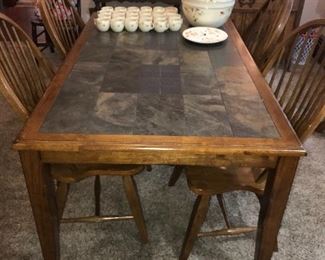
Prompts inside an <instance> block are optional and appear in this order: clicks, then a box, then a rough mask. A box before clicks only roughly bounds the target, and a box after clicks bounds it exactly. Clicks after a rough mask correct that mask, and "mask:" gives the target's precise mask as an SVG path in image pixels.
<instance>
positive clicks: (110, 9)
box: [100, 6, 114, 12]
mask: <svg viewBox="0 0 325 260" xmlns="http://www.w3.org/2000/svg"><path fill="white" fill-rule="evenodd" d="M100 10H101V11H111V12H113V11H114V8H113V7H112V6H103V7H102V8H101V9H100Z"/></svg>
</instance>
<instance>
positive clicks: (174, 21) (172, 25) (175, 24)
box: [168, 17, 183, 32]
mask: <svg viewBox="0 0 325 260" xmlns="http://www.w3.org/2000/svg"><path fill="white" fill-rule="evenodd" d="M168 23H169V29H170V30H171V31H173V32H176V31H179V30H180V29H181V27H182V24H183V19H182V18H178V17H175V18H174V17H170V18H169V20H168Z"/></svg>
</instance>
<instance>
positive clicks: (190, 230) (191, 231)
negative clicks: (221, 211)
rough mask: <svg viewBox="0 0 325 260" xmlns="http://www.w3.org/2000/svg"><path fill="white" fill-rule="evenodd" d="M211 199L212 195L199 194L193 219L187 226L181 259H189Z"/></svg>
mask: <svg viewBox="0 0 325 260" xmlns="http://www.w3.org/2000/svg"><path fill="white" fill-rule="evenodd" d="M210 199H211V197H210V196H204V195H199V196H197V199H196V201H195V204H194V207H193V211H192V215H191V219H190V222H189V224H188V227H187V231H186V235H185V239H184V242H183V246H182V251H181V254H180V256H179V259H180V260H185V259H187V258H188V257H189V255H190V253H191V251H192V248H193V245H194V242H195V240H196V238H197V235H198V233H199V232H200V229H201V226H202V224H203V222H204V220H205V218H206V215H207V212H208V209H209V202H210Z"/></svg>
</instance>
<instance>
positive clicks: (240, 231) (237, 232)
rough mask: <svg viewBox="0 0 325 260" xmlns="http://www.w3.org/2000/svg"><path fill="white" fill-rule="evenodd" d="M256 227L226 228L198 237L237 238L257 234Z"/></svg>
mask: <svg viewBox="0 0 325 260" xmlns="http://www.w3.org/2000/svg"><path fill="white" fill-rule="evenodd" d="M255 231H256V227H236V228H229V229H228V228H225V229H219V230H213V231H208V232H200V233H198V235H197V236H198V237H212V236H236V235H240V234H245V233H250V232H255Z"/></svg>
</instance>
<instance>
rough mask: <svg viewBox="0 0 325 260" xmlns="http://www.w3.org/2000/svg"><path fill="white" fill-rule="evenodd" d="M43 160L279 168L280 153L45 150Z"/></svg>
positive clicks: (56, 161)
mask: <svg viewBox="0 0 325 260" xmlns="http://www.w3.org/2000/svg"><path fill="white" fill-rule="evenodd" d="M40 154H41V160H42V162H43V163H74V164H82V163H87V164H91V163H106V164H143V165H150V164H169V165H198V166H199V165H201V166H234V165H235V166H239V167H259V168H275V167H276V165H277V161H278V157H277V156H267V155H251V154H239V155H238V154H227V155H216V154H205V153H188V152H187V153H186V152H179V151H161V150H159V151H152V150H149V151H79V152H59V151H55V152H53V151H41V152H40Z"/></svg>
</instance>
